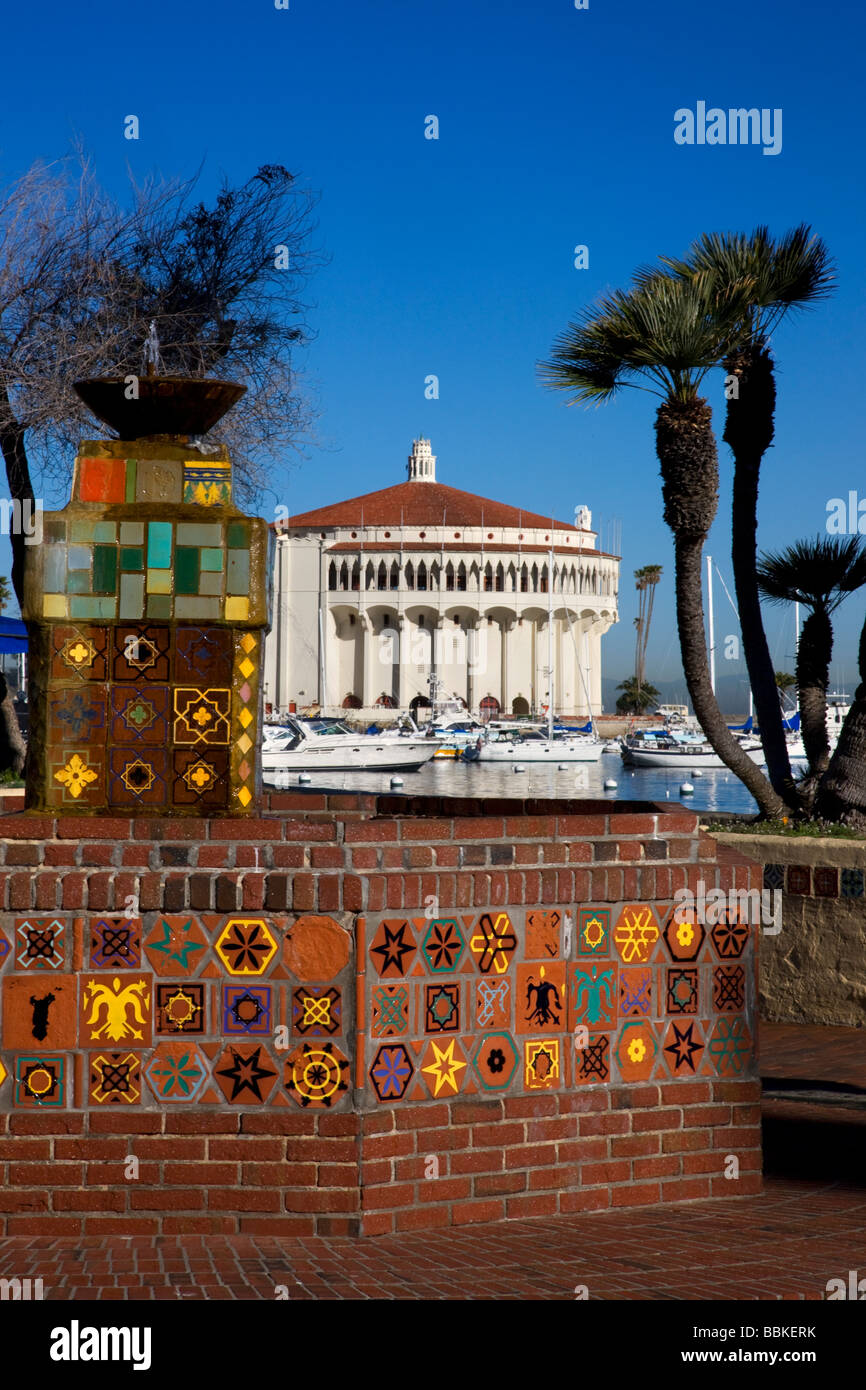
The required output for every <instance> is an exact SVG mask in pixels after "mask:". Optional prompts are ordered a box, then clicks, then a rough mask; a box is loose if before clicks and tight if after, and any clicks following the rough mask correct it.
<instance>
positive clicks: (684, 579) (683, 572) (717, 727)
mask: <svg viewBox="0 0 866 1390" xmlns="http://www.w3.org/2000/svg"><path fill="white" fill-rule="evenodd" d="M702 554H703V542H702V541H700V540H695V539H691V538H684V537H680V536H675V537H674V557H675V582H676V594H677V628H678V629H679V637H680V651H681V653H682V658H683V671H684V673H685V677H686V684H687V686H688V688H689V695H690V697H691V701H692V707H693V709H694V711H695V714H696V715H697V718H698V722H699V724H700V726H701V728H702V729H703V731H704V733H705V734H706V736H707V738H708V739H709V741H710V743H711V744H712V746H713V748H714V749H715V751H716V752H717V753H718V755H719V757H720V758H721V760H722V762H723V763H724V764H725V766H726V767H729V768H730V770H731V772H733V773H734V774H735V775H736V776H737V777H739V779H740V781H741V782H742V783H743V784H744V785H745V786H746V787H747V788H748V790H749V791H750V792H751V793H752V796H753V797H754V798H755V800H756V801H757V803H758V806H759V808H760V810H761V813H762V814H763V815H765V816H769V817H771V818H772V817H776V816H780V815H781V814H782V813H783V811H784V810H785V803H784V802H783V801H782V799H781V797H780V796H778V795H777V793H776V792H775V791H774V790H773V788H772V786H771V785H770V783H769V782H768V781H767V779H766V777H765V776H764V774H763V772H762V771H761V769H760V768H759V767H758V764H757V763H755V762H753V761H752V759H751V758H750V757H749V755H748V753H744V752H743V749H742V748H741V747H740V744H739V743H738V742H737V740H736V739H735V738H734V736H733V734H732V733H731V731H730V729H729V728H728V726H727V724H726V723H725V719H724V715H723V714H722V712H721V710H720V709H719V706H718V703H717V702H716V697H715V695H714V694H713V688H712V685H711V683H710V666H709V661H708V659H707V643H706V638H705V636H704V605H703V598H702V591H701V564H702Z"/></svg>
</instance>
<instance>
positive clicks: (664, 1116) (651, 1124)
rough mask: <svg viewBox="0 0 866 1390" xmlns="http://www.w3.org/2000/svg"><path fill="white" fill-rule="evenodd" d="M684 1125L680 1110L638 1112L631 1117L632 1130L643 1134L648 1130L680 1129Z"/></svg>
mask: <svg viewBox="0 0 866 1390" xmlns="http://www.w3.org/2000/svg"><path fill="white" fill-rule="evenodd" d="M682 1123H683V1121H682V1114H681V1112H680V1111H679V1110H636V1111H634V1112H633V1114H632V1117H631V1127H632V1130H633V1131H634V1132H635V1133H641V1134H645V1133H646V1132H647V1131H648V1130H650V1131H651V1130H659V1131H664V1130H666V1129H679V1128H680V1127H681V1125H682Z"/></svg>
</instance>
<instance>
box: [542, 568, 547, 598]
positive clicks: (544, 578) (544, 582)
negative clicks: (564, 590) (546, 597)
mask: <svg viewBox="0 0 866 1390" xmlns="http://www.w3.org/2000/svg"><path fill="white" fill-rule="evenodd" d="M547 583H548V573H547V565H542V567H541V592H542V593H543V594H546V593H547Z"/></svg>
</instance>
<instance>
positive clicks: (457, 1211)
mask: <svg viewBox="0 0 866 1390" xmlns="http://www.w3.org/2000/svg"><path fill="white" fill-rule="evenodd" d="M504 1216H505V1204H504V1202H501V1201H499V1202H497V1201H494V1200H492V1199H488V1200H486V1201H483V1202H461V1204H460V1205H459V1206H457V1207H455V1208H454V1209H453V1211H452V1213H451V1220H452V1222H453V1223H454V1225H455V1226H468V1225H470V1224H471V1223H473V1222H478V1221H501V1220H502V1218H503V1217H504Z"/></svg>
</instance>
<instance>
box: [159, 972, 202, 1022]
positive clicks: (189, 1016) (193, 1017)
mask: <svg viewBox="0 0 866 1390" xmlns="http://www.w3.org/2000/svg"><path fill="white" fill-rule="evenodd" d="M154 1027H155V1029H156V1032H157V1033H169V1034H172V1035H176V1034H178V1033H184V1034H186V1033H196V1034H199V1033H204V1032H205V1031H206V1018H205V987H204V985H203V984H198V983H196V982H191V981H186V980H184V981H183V982H180V981H175V982H174V983H172V984H168V985H166V984H158V985H157V986H156V1013H155V1016H154Z"/></svg>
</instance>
